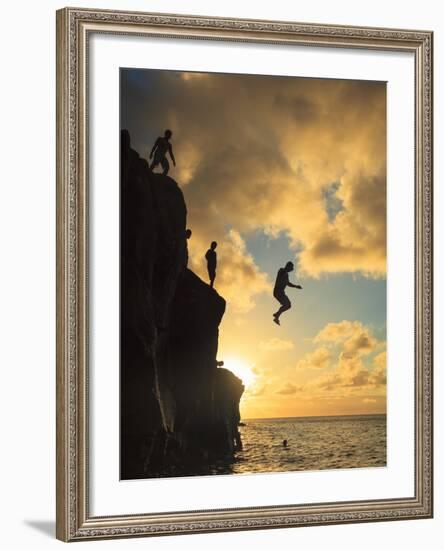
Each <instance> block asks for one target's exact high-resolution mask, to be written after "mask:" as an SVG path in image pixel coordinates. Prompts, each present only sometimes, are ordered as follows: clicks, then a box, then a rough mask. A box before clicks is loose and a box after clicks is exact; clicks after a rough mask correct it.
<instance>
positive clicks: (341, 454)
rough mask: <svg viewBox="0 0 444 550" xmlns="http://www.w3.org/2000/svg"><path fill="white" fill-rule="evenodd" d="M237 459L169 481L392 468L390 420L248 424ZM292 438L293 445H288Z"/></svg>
mask: <svg viewBox="0 0 444 550" xmlns="http://www.w3.org/2000/svg"><path fill="white" fill-rule="evenodd" d="M239 429H240V431H241V434H242V442H243V450H242V451H238V452H237V453H236V456H235V457H234V460H233V459H231V460H218V461H214V462H212V463H211V464H206V465H193V466H190V465H188V466H187V467H182V468H175V469H174V470H171V469H169V471H165V472H163V476H165V477H166V476H168V477H170V476H189V475H201V476H202V475H213V474H247V473H261V472H262V473H264V472H288V471H298V470H325V469H340V468H370V467H380V466H386V464H387V462H386V461H387V458H386V415H366V416H330V417H310V418H277V419H276V418H272V419H257V420H246V421H245V425H244V426H241V427H240V428H239ZM284 439H287V441H288V446H287V447H284V446H283V444H282V442H283V440H284Z"/></svg>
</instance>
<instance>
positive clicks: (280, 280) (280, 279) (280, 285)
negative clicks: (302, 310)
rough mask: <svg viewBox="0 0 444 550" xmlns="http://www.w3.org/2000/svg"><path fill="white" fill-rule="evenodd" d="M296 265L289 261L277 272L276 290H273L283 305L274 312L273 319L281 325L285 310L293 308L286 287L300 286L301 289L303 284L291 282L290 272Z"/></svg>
mask: <svg viewBox="0 0 444 550" xmlns="http://www.w3.org/2000/svg"><path fill="white" fill-rule="evenodd" d="M293 269H294V265H293V262H287V263H286V264H285V267H281V268H280V269H279V271H278V272H277V276H276V282H275V283H274V290H273V296H274V297H275V298H276V300H277V301H278V302H279V303H280V304H281V307H280V308H279V309H278V311H276V313H273V321H274V322H275V323H276V324H277V325H280V324H281V323H280V321H279V317H280V316H281V315H282V313H284V311H287V310H289V309H290V308H291V302H290V300H289V299H288V296H287V295H286V294H285V288H286V287H287V286H289V287H291V288H299V289H301V288H302V287H301V285H294V284H293V283H290V281H289V280H288V274H289V273H290V271H293Z"/></svg>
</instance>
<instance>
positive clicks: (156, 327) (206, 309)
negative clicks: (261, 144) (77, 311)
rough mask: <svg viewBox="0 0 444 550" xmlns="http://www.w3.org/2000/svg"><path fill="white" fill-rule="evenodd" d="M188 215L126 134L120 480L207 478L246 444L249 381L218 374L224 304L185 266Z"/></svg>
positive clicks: (169, 183) (175, 190) (175, 191)
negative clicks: (244, 407) (244, 408)
mask: <svg viewBox="0 0 444 550" xmlns="http://www.w3.org/2000/svg"><path fill="white" fill-rule="evenodd" d="M186 217H187V210H186V204H185V200H184V197H183V193H182V191H181V189H180V188H179V186H178V185H177V183H176V182H175V181H174V180H173V179H172V178H170V177H168V176H163V175H160V174H154V173H152V172H151V171H150V170H149V167H148V163H147V162H146V161H145V160H144V159H142V158H140V156H139V155H138V153H137V152H136V151H134V150H132V149H131V147H130V136H129V134H128V132H127V131H126V130H123V131H122V134H121V358H120V359H121V407H120V410H121V479H135V478H144V477H157V476H165V475H187V474H188V475H190V474H192V473H205V468H206V467H207V466H209V465H210V464H211V463H212V461H215V460H220V459H223V460H228V461H229V460H230V459H232V458H233V456H234V451H235V450H236V449H237V448H240V447H241V440H240V435H239V431H238V423H239V420H240V415H239V402H240V398H241V396H242V393H243V391H244V386H243V384H242V381H241V380H240V379H239V378H237V377H236V376H235V375H234V374H233V373H231V372H230V371H229V370H227V369H223V368H218V367H217V365H216V355H217V348H218V335H219V325H220V323H221V320H222V317H223V315H224V312H225V306H226V303H225V300H224V299H223V298H222V297H221V296H220V295H219V294H218V293H217V292H216V290H214V289H213V288H211V287H210V286H209V285H208V284H206V283H205V282H204V281H202V280H201V279H200V278H199V277H198V276H197V275H196V274H195V273H193V272H192V271H191V270H189V269H188V268H187V262H188V249H187V239H186V233H185V232H186Z"/></svg>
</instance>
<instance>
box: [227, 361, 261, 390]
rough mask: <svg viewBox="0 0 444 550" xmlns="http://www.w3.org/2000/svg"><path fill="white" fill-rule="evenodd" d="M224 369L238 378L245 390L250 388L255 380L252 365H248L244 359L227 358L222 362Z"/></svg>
mask: <svg viewBox="0 0 444 550" xmlns="http://www.w3.org/2000/svg"><path fill="white" fill-rule="evenodd" d="M224 367H225V368H226V369H228V370H230V371H231V372H232V373H233V374H234V375H236V376H237V377H238V378H240V379H241V380H242V383H243V384H244V386H245V388H246V389H248V388H250V387H251V386H252V385H253V384H254V382H255V380H256V374H255V373H254V371H253V368H252V365H249V364H248V363H247V361H245V360H244V359H240V358H239V357H228V358H227V359H226V360H225V362H224Z"/></svg>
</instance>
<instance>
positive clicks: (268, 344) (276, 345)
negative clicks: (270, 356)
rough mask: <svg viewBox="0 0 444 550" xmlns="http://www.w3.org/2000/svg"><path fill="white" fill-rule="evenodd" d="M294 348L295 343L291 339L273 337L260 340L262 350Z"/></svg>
mask: <svg viewBox="0 0 444 550" xmlns="http://www.w3.org/2000/svg"><path fill="white" fill-rule="evenodd" d="M293 348H294V344H293V342H292V341H291V340H282V339H281V338H271V339H270V340H266V341H262V342H259V349H260V350H262V351H286V350H290V349H293Z"/></svg>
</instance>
